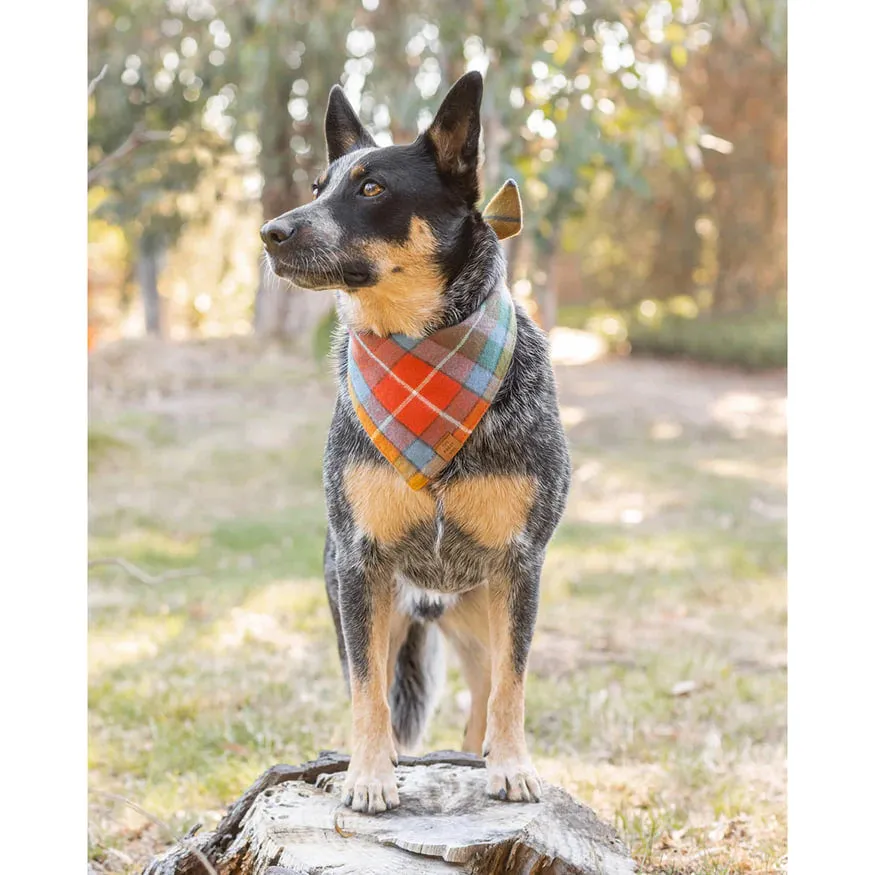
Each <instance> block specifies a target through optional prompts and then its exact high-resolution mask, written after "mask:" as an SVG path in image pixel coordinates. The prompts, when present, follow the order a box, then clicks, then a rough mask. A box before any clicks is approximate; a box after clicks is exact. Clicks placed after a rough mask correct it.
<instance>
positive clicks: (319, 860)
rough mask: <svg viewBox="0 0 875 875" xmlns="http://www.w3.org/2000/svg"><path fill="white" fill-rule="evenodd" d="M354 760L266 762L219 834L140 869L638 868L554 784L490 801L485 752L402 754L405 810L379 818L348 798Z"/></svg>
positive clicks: (154, 873)
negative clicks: (526, 799)
mask: <svg viewBox="0 0 875 875" xmlns="http://www.w3.org/2000/svg"><path fill="white" fill-rule="evenodd" d="M348 763H349V757H348V756H345V755H342V754H338V753H334V752H331V751H326V752H323V753H322V754H320V756H319V758H318V759H317V760H314V761H312V762H309V763H304V764H303V765H301V766H282V765H280V766H274V767H273V768H271V769H268V770H267V771H266V772H265V773H264V774H263V775H262V776H261V777H260V778H259V779H258V780H257V781H256V782H255V783H254V784H253V785H252V786H251V787H250V788H249V789H248V790H247V791H246V792H245V793H244V794H243V795H242V796H241V797H240V799H238V800H237V801H236V802H235V803H234V804H233V805H232V806H231V808H230V809H229V811H228V813H227V815H226V816H225V817H224V818H223V820H222V821H221V822H220V823H219V825H218V827H217V828H216V830H215V831H214V832H211V833H206V834H204V835H199V836H195V837H192V838H188V839H186V840H185V842H184V843H183V844H180V845H178V846H177V847H175V848H172V849H171V850H170V851H168V852H167V853H166V854H163V855H161V856H160V857H157V858H156V859H155V860H153V861H152V862H151V863H150V864H149V865H148V866H147V867H146V868H145V870H144V873H143V875H195V873H197V875H207V872H208V870H207V869H206V867H205V866H204V863H203V862H202V859H199V857H201V856H203V857H206V858H207V859H209V861H210V862H211V863H212V865H213V866H214V868H215V871H216V872H217V873H218V875H310V873H317V872H318V873H322V872H325V873H331V875H347V873H348V875H353V873H356V875H377V873H404V875H419V873H423V875H425V873H441V872H444V873H453V872H455V873H461V872H471V873H478V875H480V873H482V875H486V873H490V875H491V873H496V875H499V873H508V875H517V873H519V875H522V873H526V875H528V873H551V875H578V873H579V875H627V873H634V872H635V871H636V868H635V865H634V863H633V862H632V859H631V858H630V856H629V852H628V851H627V849H626V848H625V846H624V845H623V843H622V842H621V841H620V838H619V836H618V835H617V833H616V832H615V831H614V830H613V829H612V828H611V827H609V826H607V825H606V824H604V823H602V822H601V821H599V820H598V818H597V817H596V816H595V814H594V813H593V812H592V811H591V810H590V809H589V808H587V807H586V806H584V805H581V804H580V803H579V802H576V801H575V800H574V799H572V798H571V796H569V795H568V793H566V792H565V791H564V790H562V789H560V788H558V787H553V786H550V785H544V792H543V795H542V799H541V802H539V803H518V802H500V801H498V800H494V799H490V798H489V797H488V796H487V795H486V775H485V772H484V771H483V767H484V761H483V760H482V759H480V758H479V757H476V756H473V755H471V754H463V753H456V752H452V751H441V752H438V753H433V754H428V755H427V756H424V757H401V760H400V764H399V766H398V768H397V770H396V773H397V777H398V785H399V792H400V796H401V807H400V808H397V809H395V810H393V811H388V812H385V813H383V814H378V815H368V814H360V813H358V812H354V811H351V810H350V809H349V808H346V807H345V806H343V805H341V803H340V791H341V787H342V785H343V777H344V775H343V773H344V771H345V770H346V767H347V765H348ZM195 847H196V848H197V850H198V851H200V854H197V853H196V852H195V851H194V850H193V848H195Z"/></svg>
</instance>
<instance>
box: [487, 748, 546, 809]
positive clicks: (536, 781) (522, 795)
mask: <svg viewBox="0 0 875 875" xmlns="http://www.w3.org/2000/svg"><path fill="white" fill-rule="evenodd" d="M486 792H487V794H488V795H489V796H491V797H492V798H493V799H503V800H504V799H506V800H508V801H509V802H539V801H540V800H541V779H540V778H539V777H538V773H537V772H536V771H535V767H534V766H533V765H532V764H531V762H530V761H529V760H527V759H495V760H493V759H492V758H491V757H490V758H488V759H487V760H486Z"/></svg>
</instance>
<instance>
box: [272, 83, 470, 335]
mask: <svg viewBox="0 0 875 875" xmlns="http://www.w3.org/2000/svg"><path fill="white" fill-rule="evenodd" d="M482 94H483V80H482V78H481V76H480V74H479V73H476V72H474V73H467V74H466V75H464V76H462V78H461V79H459V81H458V82H456V84H455V85H454V86H453V87H452V89H450V92H449V94H447V96H446V98H445V99H444V101H443V103H442V104H441V106H440V109H439V110H438V112H437V115H436V116H435V118H434V121H433V122H432V124H431V125H430V127H429V128H428V129H427V130H426V131H424V132H423V133H422V134H421V135H420V136H419V137H418V138H417V139H416V141H415V142H413V143H411V144H409V145H405V146H387V147H385V148H378V147H377V145H376V143H375V142H374V140H373V138H372V137H371V135H370V134H369V133H368V132H367V131H366V130H365V128H364V127H363V126H362V123H361V122H360V121H359V119H358V117H357V116H356V114H355V111H354V110H353V108H352V107H351V106H350V104H349V101H348V100H347V99H346V97H345V96H344V94H343V91H341V89H340V88H339V87H338V86H335V87H334V88H333V89H332V90H331V95H330V97H329V99H328V109H327V111H326V114H325V140H326V143H327V146H328V161H329V166H328V168H327V169H326V170H325V171H324V172H323V173H322V174H321V175H320V176H319V178H318V179H317V180H316V182H315V183H314V185H313V201H312V202H310V203H308V204H305V205H304V206H300V207H298V208H296V209H294V210H291V211H290V212H288V213H284V214H283V215H281V216H279V217H277V218H276V219H272V220H271V221H270V222H267V223H266V224H265V225H264V227H263V228H262V229H261V237H262V240H263V241H264V247H265V251H266V253H267V257H268V260H269V263H270V266H271V268H272V269H273V271H274V273H276V274H277V275H278V276H281V277H286V278H288V279H290V280H292V281H293V282H294V283H296V284H297V285H299V286H303V287H305V288H310V289H340V290H342V291H344V292H347V293H348V294H347V295H346V296H344V301H343V302H342V310H343V315H344V317H345V318H346V320H347V321H348V322H349V323H350V324H351V325H352V327H355V328H358V329H368V330H372V331H377V332H378V333H380V334H388V333H390V332H393V331H401V332H404V333H407V334H419V333H422V331H424V330H425V329H427V328H428V327H430V326H432V325H434V324H436V321H437V320H438V319H439V316H440V313H441V311H442V306H443V302H442V290H443V289H444V288H445V287H446V285H447V283H448V282H450V281H451V280H452V279H453V278H454V277H455V276H456V275H457V274H458V273H459V271H460V270H461V268H462V266H463V264H464V262H465V261H466V259H467V258H468V257H469V255H470V251H471V244H472V236H473V226H474V225H477V224H482V219H481V217H480V214H479V213H478V212H477V210H476V207H475V204H476V203H477V201H478V199H479V197H480V191H479V183H478V178H477V167H478V148H479V138H480V100H481V97H482Z"/></svg>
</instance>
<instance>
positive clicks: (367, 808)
mask: <svg viewBox="0 0 875 875" xmlns="http://www.w3.org/2000/svg"><path fill="white" fill-rule="evenodd" d="M342 798H343V804H344V805H348V806H349V807H350V808H352V810H353V811H362V812H367V813H368V814H380V813H381V812H383V811H388V810H390V809H392V808H397V807H398V806H399V805H400V804H401V800H400V799H399V797H398V783H397V782H396V780H395V770H394V769H393V767H392V763H391V761H389V760H387V762H386V764H385V766H384V767H380V768H373V767H371V768H355V767H354V766H353V764H350V768H349V770H348V771H347V773H346V780H345V781H344V783H343V794H342Z"/></svg>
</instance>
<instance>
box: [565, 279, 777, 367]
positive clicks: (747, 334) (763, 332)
mask: <svg viewBox="0 0 875 875" xmlns="http://www.w3.org/2000/svg"><path fill="white" fill-rule="evenodd" d="M559 324H560V325H563V326H565V327H568V328H577V329H582V330H586V331H593V332H595V333H596V334H598V335H600V336H601V337H603V338H604V339H605V341H606V342H607V344H608V346H609V348H610V349H612V350H613V351H615V352H619V353H621V354H632V355H645V356H659V357H665V358H686V359H692V360H695V361H701V362H709V363H711V364H717V365H727V366H730V367H739V368H744V369H747V370H754V371H755V370H769V369H771V368H784V367H786V366H787V314H786V311H785V310H782V309H780V308H775V307H772V308H769V309H768V310H762V311H754V312H750V313H744V314H732V315H727V316H722V317H719V318H717V317H715V316H714V315H713V314H711V313H708V312H707V311H706V312H702V311H701V310H700V309H699V307H698V306H697V305H696V303H695V301H693V300H692V299H690V298H687V297H684V296H676V297H674V298H671V299H669V300H668V301H666V302H657V301H653V300H645V301H642V302H641V303H640V304H639V305H637V306H635V307H625V308H622V309H611V308H608V307H605V306H602V307H575V306H566V307H562V308H560V310H559Z"/></svg>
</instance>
